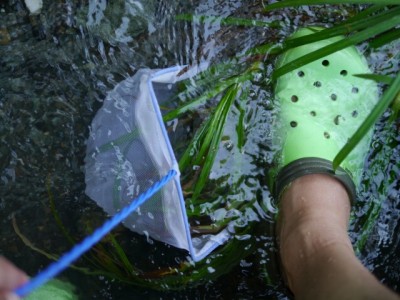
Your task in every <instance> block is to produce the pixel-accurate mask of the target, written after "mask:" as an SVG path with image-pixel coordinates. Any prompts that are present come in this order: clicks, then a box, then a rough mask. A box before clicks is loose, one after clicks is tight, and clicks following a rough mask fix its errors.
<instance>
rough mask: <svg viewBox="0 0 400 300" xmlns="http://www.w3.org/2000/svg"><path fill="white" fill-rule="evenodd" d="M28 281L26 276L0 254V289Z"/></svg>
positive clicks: (8, 288) (12, 287) (10, 288)
mask: <svg viewBox="0 0 400 300" xmlns="http://www.w3.org/2000/svg"><path fill="white" fill-rule="evenodd" d="M26 281H28V276H27V275H26V274H25V273H24V272H23V271H21V270H20V269H18V268H17V267H16V266H14V265H13V264H12V263H11V262H10V261H8V260H7V259H5V258H4V257H2V256H0V290H3V291H4V290H12V289H15V288H16V287H18V286H20V285H22V284H23V283H25V282H26Z"/></svg>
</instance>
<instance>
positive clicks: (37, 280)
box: [14, 169, 177, 297]
mask: <svg viewBox="0 0 400 300" xmlns="http://www.w3.org/2000/svg"><path fill="white" fill-rule="evenodd" d="M176 174H177V172H176V171H175V170H173V169H172V170H170V171H169V172H168V173H167V175H165V176H164V177H163V178H161V179H160V180H159V181H157V182H156V183H154V184H153V185H152V186H151V187H150V188H149V189H148V190H147V191H145V192H144V193H142V194H140V195H139V196H138V197H137V198H136V199H134V200H133V201H132V203H131V204H129V205H128V206H126V207H125V208H123V209H122V210H121V211H120V212H118V213H117V214H116V215H114V216H113V217H112V218H111V219H109V220H108V221H106V222H105V223H104V224H103V225H102V226H101V227H99V228H98V229H96V230H95V231H94V232H93V234H92V235H90V236H88V237H86V238H85V239H84V240H83V241H82V242H81V243H80V244H77V245H75V246H74V247H73V248H72V249H71V250H70V251H69V252H67V253H65V254H64V255H63V256H61V257H60V259H59V260H58V261H56V262H54V263H52V264H50V265H49V266H48V267H47V268H46V269H45V270H43V271H42V272H40V273H39V274H38V275H36V277H33V278H32V279H31V280H30V281H28V282H27V283H25V284H24V285H22V286H21V287H19V288H17V289H16V290H14V293H15V294H17V295H18V296H20V297H23V296H26V295H28V294H29V293H31V292H32V291H33V290H34V289H36V288H38V287H40V286H41V285H43V284H45V283H46V282H47V281H49V280H50V279H52V278H53V277H55V276H57V275H58V274H59V273H60V272H62V271H63V270H64V269H66V268H67V267H68V266H69V265H70V264H71V263H72V262H73V261H75V260H76V259H78V258H79V257H80V256H81V255H82V254H83V253H85V252H86V251H88V250H89V249H90V248H91V247H92V246H93V245H95V244H96V243H97V242H98V241H100V240H101V239H102V238H103V237H104V236H105V235H106V234H107V233H109V232H110V231H111V230H112V229H113V228H114V227H116V226H117V225H118V224H119V223H121V222H122V221H123V220H124V219H125V218H126V217H128V216H129V215H130V214H131V213H132V212H133V211H135V210H136V209H137V208H138V207H139V206H140V205H142V204H143V203H144V202H146V200H148V199H149V198H150V197H151V196H153V195H154V194H155V193H157V192H158V191H159V190H160V189H161V188H162V187H163V186H164V185H166V184H167V183H168V182H169V181H170V180H171V179H172V178H173V177H174V176H175V175H176Z"/></svg>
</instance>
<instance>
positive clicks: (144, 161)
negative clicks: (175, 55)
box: [85, 67, 230, 261]
mask: <svg viewBox="0 0 400 300" xmlns="http://www.w3.org/2000/svg"><path fill="white" fill-rule="evenodd" d="M181 70H182V68H181V67H173V68H168V69H164V70H150V69H143V70H140V71H138V72H137V73H136V74H135V75H134V76H133V77H131V78H128V79H126V80H124V81H123V82H121V83H119V84H118V85H117V86H116V87H115V88H114V90H112V91H111V92H110V93H109V94H108V96H107V97H106V99H105V100H104V104H103V106H102V107H101V109H100V110H99V111H98V112H97V114H96V116H95V118H94V120H93V122H92V125H91V133H90V136H89V139H88V141H87V152H86V159H85V178H86V193H87V195H88V196H89V197H90V198H92V199H93V200H94V201H95V202H96V203H97V204H98V205H100V206H101V207H102V208H103V209H104V210H105V211H106V212H107V213H108V214H110V215H114V214H115V213H117V212H118V211H119V210H120V209H121V208H123V207H125V206H127V205H128V204H129V203H130V201H132V199H134V198H136V197H137V196H138V195H139V194H141V193H143V192H145V191H146V190H147V189H148V188H149V187H150V186H151V185H152V184H153V183H154V182H156V181H158V180H160V178H161V177H162V176H164V175H165V174H166V173H167V172H168V171H169V170H171V169H175V170H176V171H177V172H178V175H177V176H176V177H175V178H174V180H173V181H171V182H169V183H168V184H167V185H166V186H165V187H164V188H163V189H162V190H161V192H159V193H158V194H156V195H155V196H154V197H152V198H151V199H150V200H148V201H146V203H144V204H143V205H142V206H140V207H139V209H138V210H137V211H136V212H134V213H133V214H132V215H131V216H129V217H128V218H127V219H125V221H124V225H125V226H126V227H128V228H129V229H131V230H133V231H135V232H138V233H140V234H145V235H147V236H150V237H152V238H154V239H156V240H159V241H162V242H165V243H168V244H170V245H173V246H175V247H178V248H182V249H186V250H188V251H189V252H190V254H191V256H192V258H193V260H195V261H197V260H200V259H202V258H203V257H205V256H206V255H208V254H209V253H210V252H211V251H212V250H213V249H215V248H216V247H217V246H219V245H221V244H222V243H224V242H225V241H226V240H227V239H228V238H229V237H230V234H229V232H228V231H229V230H228V227H227V228H226V229H224V230H222V231H221V232H219V233H218V234H216V235H212V234H207V235H202V236H196V238H195V239H192V237H191V235H190V228H189V224H188V218H187V214H186V208H185V203H184V199H183V196H182V190H181V185H180V181H179V170H178V165H177V162H176V159H175V155H174V152H173V149H172V147H171V144H170V141H169V138H168V134H167V132H166V129H165V126H164V123H163V120H162V116H161V112H160V109H159V103H161V102H162V101H165V100H166V99H169V98H170V96H171V95H172V94H173V93H174V83H176V82H177V81H180V80H183V79H186V78H187V77H189V76H192V75H194V74H196V73H197V72H199V71H200V69H192V70H191V71H190V72H185V76H184V77H183V76H178V74H179V72H180V71H181Z"/></svg>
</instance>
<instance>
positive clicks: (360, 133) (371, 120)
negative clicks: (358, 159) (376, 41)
mask: <svg viewBox="0 0 400 300" xmlns="http://www.w3.org/2000/svg"><path fill="white" fill-rule="evenodd" d="M399 92H400V73H399V74H397V77H396V79H395V80H394V81H393V83H392V84H391V85H390V86H389V88H388V89H387V90H386V92H385V93H384V95H383V96H382V98H381V99H380V100H379V102H378V103H377V104H376V105H375V107H374V109H373V110H372V111H371V113H370V114H369V115H368V117H367V118H366V119H365V121H364V122H363V123H362V124H361V126H360V127H359V128H358V129H357V131H356V132H355V133H354V134H353V136H352V137H351V138H350V139H349V141H348V142H347V143H346V144H345V145H344V147H343V148H342V149H341V150H340V151H339V153H338V154H337V155H336V157H335V158H334V160H333V168H334V169H336V168H337V167H338V166H339V165H340V164H341V163H342V161H343V160H344V159H345V158H346V157H347V155H348V154H349V153H350V152H351V151H352V150H353V149H354V147H355V146H356V145H357V144H358V143H359V142H360V141H361V140H362V138H363V137H364V136H365V135H366V134H367V132H368V131H369V130H370V129H371V128H372V127H373V126H374V124H375V123H376V121H377V120H378V118H379V117H380V116H382V114H383V113H384V112H385V110H386V109H387V108H388V107H389V105H390V103H391V102H392V101H393V99H394V98H395V97H396V96H397V95H398V94H399Z"/></svg>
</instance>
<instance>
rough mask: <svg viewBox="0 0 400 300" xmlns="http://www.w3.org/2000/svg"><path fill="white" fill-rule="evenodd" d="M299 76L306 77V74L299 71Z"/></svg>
mask: <svg viewBox="0 0 400 300" xmlns="http://www.w3.org/2000/svg"><path fill="white" fill-rule="evenodd" d="M297 75H298V76H299V77H304V75H305V74H304V72H303V71H298V72H297Z"/></svg>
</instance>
